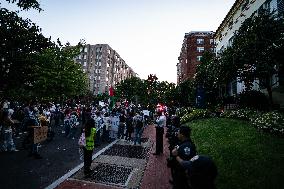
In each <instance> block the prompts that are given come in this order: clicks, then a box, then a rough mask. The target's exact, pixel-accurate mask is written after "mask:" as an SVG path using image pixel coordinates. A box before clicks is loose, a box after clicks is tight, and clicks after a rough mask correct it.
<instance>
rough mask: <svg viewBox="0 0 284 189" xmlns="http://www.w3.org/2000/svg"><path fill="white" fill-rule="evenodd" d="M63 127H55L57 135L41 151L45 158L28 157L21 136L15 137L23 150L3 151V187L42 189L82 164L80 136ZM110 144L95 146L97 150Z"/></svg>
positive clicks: (0, 174)
mask: <svg viewBox="0 0 284 189" xmlns="http://www.w3.org/2000/svg"><path fill="white" fill-rule="evenodd" d="M62 130H63V127H61V126H58V127H55V128H54V131H55V136H54V138H53V140H52V141H50V142H47V141H45V142H43V143H42V144H41V147H40V149H39V152H40V154H41V156H42V157H43V159H35V158H33V157H28V150H25V149H21V148H20V146H21V141H22V140H23V138H24V137H23V134H22V135H20V138H15V143H16V147H17V148H18V149H19V150H20V151H19V152H13V153H8V152H1V153H0V168H1V169H0V188H1V189H14V188H15V189H41V188H45V187H46V186H48V185H50V184H51V183H52V182H53V181H55V180H56V179H58V178H60V177H61V176H62V175H64V174H66V173H67V172H68V171H70V170H71V169H73V168H74V167H76V166H77V165H78V164H80V163H82V161H81V160H80V159H79V152H78V138H79V135H80V128H79V129H78V130H77V133H76V137H75V139H74V140H73V139H69V138H66V137H65V136H64V134H62ZM106 145H107V144H102V145H101V146H100V147H99V148H96V149H95V152H94V153H96V152H97V151H99V150H100V149H101V148H103V147H104V146H106Z"/></svg>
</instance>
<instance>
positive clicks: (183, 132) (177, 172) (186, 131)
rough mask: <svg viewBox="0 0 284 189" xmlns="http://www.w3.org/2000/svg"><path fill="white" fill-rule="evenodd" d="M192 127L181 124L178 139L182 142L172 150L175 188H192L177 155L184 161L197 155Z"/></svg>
mask: <svg viewBox="0 0 284 189" xmlns="http://www.w3.org/2000/svg"><path fill="white" fill-rule="evenodd" d="M190 134H191V129H190V128H189V127H187V126H181V127H180V129H179V131H178V139H179V141H180V144H179V145H177V146H176V147H175V148H174V149H173V150H172V156H173V157H174V158H173V160H172V163H171V169H172V177H173V181H172V184H173V188H174V189H188V188H190V187H189V185H188V182H187V177H186V172H185V169H184V167H183V166H181V164H180V163H179V162H178V161H177V159H176V157H178V158H180V160H183V161H189V160H190V159H191V158H192V157H194V156H195V155H196V148H195V145H194V143H193V142H192V140H191V138H190Z"/></svg>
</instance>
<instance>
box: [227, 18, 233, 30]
mask: <svg viewBox="0 0 284 189" xmlns="http://www.w3.org/2000/svg"><path fill="white" fill-rule="evenodd" d="M233 23H234V22H233V20H231V21H230V22H229V23H228V28H229V29H230V30H231V29H232V28H233Z"/></svg>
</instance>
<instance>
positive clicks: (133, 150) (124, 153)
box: [103, 144, 149, 159]
mask: <svg viewBox="0 0 284 189" xmlns="http://www.w3.org/2000/svg"><path fill="white" fill-rule="evenodd" d="M148 151H149V148H146V147H142V146H133V145H119V144H114V145H113V146H112V147H110V148H109V149H107V150H106V151H105V152H104V153H103V155H109V156H121V157H128V158H136V159H145V158H146V157H147V153H148Z"/></svg>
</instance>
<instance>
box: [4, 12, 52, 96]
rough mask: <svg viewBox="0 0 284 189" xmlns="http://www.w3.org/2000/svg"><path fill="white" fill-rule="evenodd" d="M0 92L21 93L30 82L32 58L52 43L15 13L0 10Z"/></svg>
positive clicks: (30, 23) (36, 28)
mask: <svg viewBox="0 0 284 189" xmlns="http://www.w3.org/2000/svg"><path fill="white" fill-rule="evenodd" d="M0 36H1V37H0V61H1V67H0V90H2V91H3V93H4V94H9V93H11V92H12V91H16V90H18V91H21V90H24V89H25V88H26V87H29V85H30V84H31V82H32V79H33V77H32V73H33V70H32V67H33V66H32V64H33V62H34V61H33V60H32V59H31V57H32V55H34V54H36V53H39V52H42V51H43V50H44V49H46V48H48V47H52V46H53V43H52V42H51V41H50V39H48V38H46V37H44V36H43V35H42V33H41V30H40V28H39V27H38V26H36V25H35V24H34V23H32V22H31V20H29V19H26V20H24V19H22V18H21V17H19V16H18V15H17V13H16V12H10V11H8V10H7V9H5V8H0Z"/></svg>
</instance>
